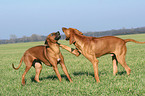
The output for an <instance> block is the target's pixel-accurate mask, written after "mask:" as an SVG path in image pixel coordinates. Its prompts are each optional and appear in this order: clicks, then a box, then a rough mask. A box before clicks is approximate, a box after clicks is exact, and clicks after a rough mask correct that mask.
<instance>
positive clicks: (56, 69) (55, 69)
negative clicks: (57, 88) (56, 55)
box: [53, 65, 61, 82]
mask: <svg viewBox="0 0 145 96" xmlns="http://www.w3.org/2000/svg"><path fill="white" fill-rule="evenodd" d="M53 70H54V71H55V73H56V75H57V77H58V79H59V81H60V82H61V76H60V74H59V71H58V68H57V65H56V66H53Z"/></svg>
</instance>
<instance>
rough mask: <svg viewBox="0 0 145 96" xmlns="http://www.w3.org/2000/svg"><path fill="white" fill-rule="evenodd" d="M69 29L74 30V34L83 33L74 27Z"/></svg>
mask: <svg viewBox="0 0 145 96" xmlns="http://www.w3.org/2000/svg"><path fill="white" fill-rule="evenodd" d="M70 29H72V30H74V32H75V33H76V34H81V35H83V33H82V32H80V31H79V30H78V29H75V28H70Z"/></svg>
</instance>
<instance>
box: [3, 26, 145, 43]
mask: <svg viewBox="0 0 145 96" xmlns="http://www.w3.org/2000/svg"><path fill="white" fill-rule="evenodd" d="M141 33H145V27H140V28H131V29H125V28H122V29H119V30H108V31H101V32H86V33H83V34H84V35H85V36H93V37H101V36H115V35H127V34H141ZM46 37H47V36H40V35H37V34H32V35H31V36H30V37H26V36H23V37H22V38H17V37H16V35H14V34H13V35H11V36H10V39H9V40H0V44H8V43H19V42H36V41H44V40H45V39H46ZM61 39H65V35H61Z"/></svg>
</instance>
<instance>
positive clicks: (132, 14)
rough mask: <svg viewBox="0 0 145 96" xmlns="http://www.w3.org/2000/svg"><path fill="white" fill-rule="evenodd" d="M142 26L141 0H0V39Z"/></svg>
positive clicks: (144, 23)
mask: <svg viewBox="0 0 145 96" xmlns="http://www.w3.org/2000/svg"><path fill="white" fill-rule="evenodd" d="M143 26H145V0H0V39H9V38H10V35H11V34H15V35H16V36H17V37H18V38H20V37H23V36H31V35H32V34H38V35H45V36H46V35H48V34H49V33H51V32H55V31H60V32H61V34H62V30H61V28H62V27H73V28H77V29H79V30H80V31H82V32H87V31H105V30H111V29H121V28H136V27H143Z"/></svg>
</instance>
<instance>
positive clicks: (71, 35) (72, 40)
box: [69, 29, 75, 45]
mask: <svg viewBox="0 0 145 96" xmlns="http://www.w3.org/2000/svg"><path fill="white" fill-rule="evenodd" d="M70 31H71V32H70V39H69V44H70V45H71V44H73V43H74V42H75V39H74V34H75V33H74V30H72V29H70Z"/></svg>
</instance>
